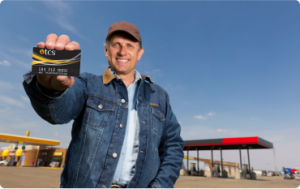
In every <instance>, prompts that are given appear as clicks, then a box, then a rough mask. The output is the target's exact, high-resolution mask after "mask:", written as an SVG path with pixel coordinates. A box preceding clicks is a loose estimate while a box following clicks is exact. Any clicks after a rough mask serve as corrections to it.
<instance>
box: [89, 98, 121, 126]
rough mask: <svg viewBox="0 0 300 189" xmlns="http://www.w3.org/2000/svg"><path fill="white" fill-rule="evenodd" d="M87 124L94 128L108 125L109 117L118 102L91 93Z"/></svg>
mask: <svg viewBox="0 0 300 189" xmlns="http://www.w3.org/2000/svg"><path fill="white" fill-rule="evenodd" d="M86 106H87V111H88V118H87V126H88V127H92V128H99V127H101V128H104V127H107V126H108V122H109V117H110V116H111V115H112V113H113V112H114V110H115V107H116V103H115V102H113V101H112V100H109V99H105V98H102V97H99V96H96V95H90V96H89V98H88V100H87V103H86Z"/></svg>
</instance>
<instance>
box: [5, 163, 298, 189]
mask: <svg viewBox="0 0 300 189" xmlns="http://www.w3.org/2000/svg"><path fill="white" fill-rule="evenodd" d="M61 172H62V169H46V168H36V167H2V166H1V167H0V185H1V186H2V187H3V188H58V187H59V185H60V174H61ZM299 185H300V180H285V179H283V178H282V177H266V176H264V177H261V176H258V177H257V180H235V179H233V178H228V179H225V178H206V177H196V176H181V177H179V179H178V180H177V182H176V184H175V188H297V187H299Z"/></svg>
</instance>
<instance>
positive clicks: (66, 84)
mask: <svg viewBox="0 0 300 189" xmlns="http://www.w3.org/2000/svg"><path fill="white" fill-rule="evenodd" d="M56 79H57V81H58V82H59V84H60V86H61V88H70V87H72V86H73V84H74V81H75V80H74V77H73V76H57V77H56Z"/></svg>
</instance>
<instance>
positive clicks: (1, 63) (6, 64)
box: [0, 60, 11, 66]
mask: <svg viewBox="0 0 300 189" xmlns="http://www.w3.org/2000/svg"><path fill="white" fill-rule="evenodd" d="M0 65H4V66H10V65H11V63H10V62H8V61H7V60H3V61H0Z"/></svg>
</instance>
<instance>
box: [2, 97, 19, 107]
mask: <svg viewBox="0 0 300 189" xmlns="http://www.w3.org/2000/svg"><path fill="white" fill-rule="evenodd" d="M0 102H2V103H5V104H9V105H14V106H19V107H24V105H23V103H22V102H20V101H18V100H15V99H12V98H9V97H6V96H0Z"/></svg>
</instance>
